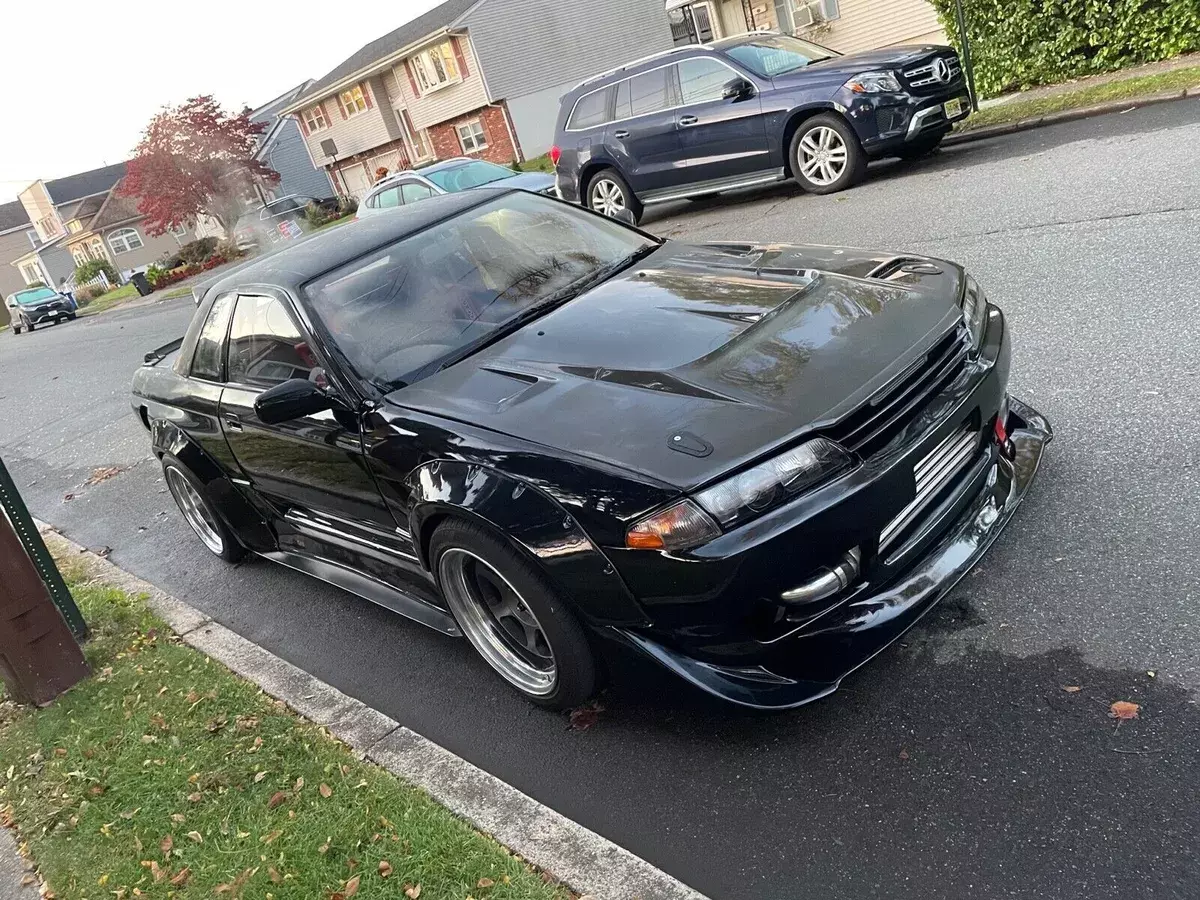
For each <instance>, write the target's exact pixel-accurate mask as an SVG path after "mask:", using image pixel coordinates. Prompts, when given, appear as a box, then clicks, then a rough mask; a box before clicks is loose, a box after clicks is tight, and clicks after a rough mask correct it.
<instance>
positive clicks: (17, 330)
mask: <svg viewBox="0 0 1200 900" xmlns="http://www.w3.org/2000/svg"><path fill="white" fill-rule="evenodd" d="M20 333H21V326H20V325H18V324H17V323H16V322H13V334H14V335H17V334H20Z"/></svg>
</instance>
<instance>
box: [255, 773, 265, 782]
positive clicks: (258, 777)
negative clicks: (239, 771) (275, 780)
mask: <svg viewBox="0 0 1200 900" xmlns="http://www.w3.org/2000/svg"><path fill="white" fill-rule="evenodd" d="M266 777H267V773H266V772H256V773H254V783H255V784H258V783H259V782H260V781H262V780H263V779H264V778H266Z"/></svg>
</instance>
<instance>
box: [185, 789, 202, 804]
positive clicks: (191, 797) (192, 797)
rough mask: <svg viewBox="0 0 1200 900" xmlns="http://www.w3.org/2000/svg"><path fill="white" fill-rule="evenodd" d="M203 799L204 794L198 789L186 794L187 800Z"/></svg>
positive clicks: (197, 801)
mask: <svg viewBox="0 0 1200 900" xmlns="http://www.w3.org/2000/svg"><path fill="white" fill-rule="evenodd" d="M203 799H204V795H203V794H202V793H200V792H199V791H196V792H195V793H194V794H188V800H190V801H191V802H192V803H199V802H200V801H201V800H203Z"/></svg>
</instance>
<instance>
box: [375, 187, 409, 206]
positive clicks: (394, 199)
mask: <svg viewBox="0 0 1200 900" xmlns="http://www.w3.org/2000/svg"><path fill="white" fill-rule="evenodd" d="M402 202H403V201H401V199H400V188H398V187H390V188H388V189H387V190H386V191H380V192H379V193H378V194H375V195H374V196H373V197H371V199H370V200H368V201H367V206H369V207H371V209H391V208H392V207H393V206H399V205H400V204H401V203H402Z"/></svg>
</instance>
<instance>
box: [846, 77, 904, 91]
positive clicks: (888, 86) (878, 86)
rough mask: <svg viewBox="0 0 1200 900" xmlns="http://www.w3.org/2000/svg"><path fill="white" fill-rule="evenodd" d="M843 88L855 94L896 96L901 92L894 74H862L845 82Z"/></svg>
mask: <svg viewBox="0 0 1200 900" xmlns="http://www.w3.org/2000/svg"><path fill="white" fill-rule="evenodd" d="M845 87H847V88H849V89H850V90H852V91H854V93H856V94H898V93H900V90H901V88H900V80H899V79H898V78H896V74H895V73H894V72H863V73H862V74H861V75H855V76H854V77H853V78H851V79H850V80H849V81H847V82H846V84H845Z"/></svg>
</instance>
